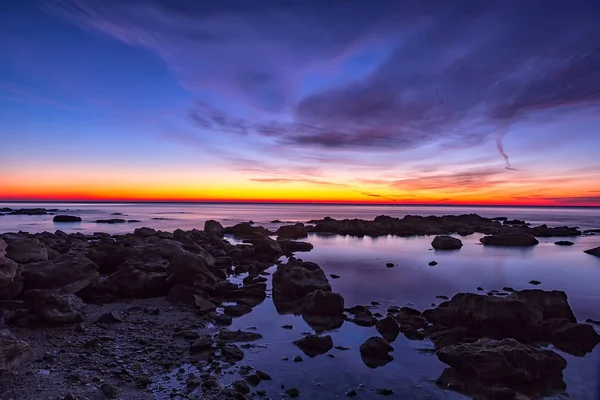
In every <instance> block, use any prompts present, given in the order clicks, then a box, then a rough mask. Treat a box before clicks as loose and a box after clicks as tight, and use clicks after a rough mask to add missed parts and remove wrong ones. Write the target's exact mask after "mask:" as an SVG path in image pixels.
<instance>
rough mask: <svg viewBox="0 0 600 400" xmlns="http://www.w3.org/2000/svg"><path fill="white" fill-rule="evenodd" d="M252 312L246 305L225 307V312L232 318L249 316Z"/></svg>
mask: <svg viewBox="0 0 600 400" xmlns="http://www.w3.org/2000/svg"><path fill="white" fill-rule="evenodd" d="M251 311H252V307H250V306H247V305H245V304H236V305H232V306H225V307H224V309H223V312H224V313H225V314H227V315H229V316H231V317H241V316H242V315H245V314H248V313H249V312H251Z"/></svg>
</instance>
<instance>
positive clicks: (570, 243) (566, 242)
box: [554, 240, 575, 246]
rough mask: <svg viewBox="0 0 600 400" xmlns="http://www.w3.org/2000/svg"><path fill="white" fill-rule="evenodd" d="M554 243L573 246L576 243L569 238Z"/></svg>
mask: <svg viewBox="0 0 600 400" xmlns="http://www.w3.org/2000/svg"><path fill="white" fill-rule="evenodd" d="M554 244H555V245H557V246H573V245H574V244H575V243H573V242H570V241H568V240H559V241H558V242H554Z"/></svg>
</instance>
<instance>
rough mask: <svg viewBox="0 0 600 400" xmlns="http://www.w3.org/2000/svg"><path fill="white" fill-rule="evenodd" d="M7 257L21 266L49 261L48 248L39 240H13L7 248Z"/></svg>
mask: <svg viewBox="0 0 600 400" xmlns="http://www.w3.org/2000/svg"><path fill="white" fill-rule="evenodd" d="M6 257H8V258H10V259H11V260H13V261H16V262H17V263H19V264H27V263H32V262H37V261H46V260H48V248H47V247H46V246H45V245H44V243H42V242H41V241H39V240H38V239H30V238H21V239H16V240H12V241H11V242H10V243H9V244H8V247H7V248H6Z"/></svg>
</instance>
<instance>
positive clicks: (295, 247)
mask: <svg viewBox="0 0 600 400" xmlns="http://www.w3.org/2000/svg"><path fill="white" fill-rule="evenodd" d="M277 243H279V245H280V246H281V249H282V250H283V252H284V253H286V254H288V253H295V252H298V251H311V250H312V249H313V248H314V246H313V245H312V244H311V243H308V242H298V241H295V240H287V239H283V240H282V239H277Z"/></svg>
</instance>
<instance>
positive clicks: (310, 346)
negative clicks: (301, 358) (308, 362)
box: [294, 335, 333, 358]
mask: <svg viewBox="0 0 600 400" xmlns="http://www.w3.org/2000/svg"><path fill="white" fill-rule="evenodd" d="M294 344H295V345H296V346H298V348H299V349H300V350H302V351H303V352H304V354H306V355H307V356H309V357H311V358H312V357H316V356H318V355H320V354H325V353H327V352H328V351H329V350H331V349H332V348H333V340H332V339H331V336H329V335H327V336H317V335H307V336H304V337H303V338H302V339H299V340H296V341H294Z"/></svg>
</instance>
